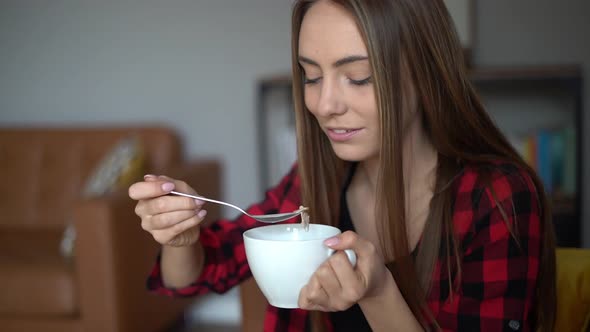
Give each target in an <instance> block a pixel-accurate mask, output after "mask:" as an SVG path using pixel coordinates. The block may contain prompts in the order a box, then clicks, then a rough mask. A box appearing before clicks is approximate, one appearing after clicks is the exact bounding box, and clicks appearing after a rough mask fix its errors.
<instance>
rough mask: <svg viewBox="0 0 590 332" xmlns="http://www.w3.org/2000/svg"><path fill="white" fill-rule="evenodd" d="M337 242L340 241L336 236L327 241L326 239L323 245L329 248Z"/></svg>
mask: <svg viewBox="0 0 590 332" xmlns="http://www.w3.org/2000/svg"><path fill="white" fill-rule="evenodd" d="M338 242H340V239H339V238H338V237H337V236H334V237H331V238H329V239H326V240H325V241H324V244H325V245H327V246H329V247H331V246H335V245H337V244H338Z"/></svg>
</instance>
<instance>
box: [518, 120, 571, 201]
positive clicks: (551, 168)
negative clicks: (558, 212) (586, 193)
mask: <svg viewBox="0 0 590 332" xmlns="http://www.w3.org/2000/svg"><path fill="white" fill-rule="evenodd" d="M511 141H512V144H513V145H514V146H515V148H516V149H517V150H518V151H519V153H520V154H521V155H522V157H523V159H524V160H525V161H526V162H527V163H528V164H529V165H530V166H531V167H532V168H533V169H534V170H535V171H536V172H537V174H538V175H539V177H540V178H541V181H542V182H543V185H544V186H545V191H546V192H547V194H549V195H551V196H552V197H562V198H563V197H574V196H575V195H576V190H577V189H576V183H577V182H576V181H577V179H576V167H577V166H576V164H577V160H576V148H577V147H576V132H575V129H574V128H573V127H571V126H566V127H561V128H550V129H547V128H542V129H538V130H536V131H534V132H531V133H528V134H526V135H523V136H519V137H511Z"/></svg>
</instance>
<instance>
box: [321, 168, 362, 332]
mask: <svg viewBox="0 0 590 332" xmlns="http://www.w3.org/2000/svg"><path fill="white" fill-rule="evenodd" d="M355 168H356V164H353V166H352V167H351V169H350V171H349V173H348V176H347V179H346V181H345V183H344V188H343V190H342V191H341V196H340V225H339V228H340V230H341V231H342V232H343V233H344V232H346V231H354V230H355V229H354V224H353V223H352V218H351V217H350V211H348V204H347V203H346V190H347V189H348V186H349V185H350V182H351V181H352V175H353V174H354V170H355ZM330 320H331V321H332V325H333V326H334V331H336V332H340V331H355V332H364V331H372V330H371V327H370V326H369V323H368V322H367V319H366V318H365V315H364V314H363V311H362V310H361V307H360V306H359V305H358V304H355V305H353V306H352V307H350V308H348V309H347V310H345V311H337V312H332V313H330Z"/></svg>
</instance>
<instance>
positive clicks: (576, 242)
mask: <svg viewBox="0 0 590 332" xmlns="http://www.w3.org/2000/svg"><path fill="white" fill-rule="evenodd" d="M469 74H470V77H471V79H472V82H473V83H474V85H475V87H476V88H477V89H478V91H479V92H480V94H481V95H482V99H484V103H485V99H486V98H485V96H486V94H489V93H491V94H494V95H496V96H502V95H503V94H510V95H513V96H514V95H516V96H518V95H519V94H521V95H523V96H525V98H526V96H531V95H535V94H536V95H543V96H544V97H545V98H552V96H556V98H562V99H563V98H565V99H567V100H568V102H567V107H562V108H561V109H560V110H559V111H560V112H563V116H564V117H567V118H568V119H570V122H571V123H572V126H573V130H574V132H575V134H574V139H575V151H574V154H575V171H574V172H575V179H576V181H575V188H574V190H573V193H571V194H567V195H565V194H560V193H556V194H551V199H552V203H553V221H554V225H555V230H556V235H557V242H558V245H559V246H562V247H580V246H581V242H582V239H581V220H582V210H581V202H582V200H581V198H582V197H583V196H582V195H583V194H585V193H584V188H583V186H582V185H580V183H581V179H582V170H583V158H582V151H583V149H582V142H583V137H582V133H583V131H582V113H583V109H584V105H583V88H584V87H583V85H584V79H583V75H582V70H581V67H579V66H577V65H558V66H529V67H520V66H519V67H481V68H477V67H476V68H472V69H471V70H470V73H469ZM271 96H273V97H272V98H274V99H275V103H276V102H277V98H278V99H281V100H280V102H281V103H282V107H273V106H272V105H271V102H269V99H272V98H271ZM291 105H292V96H291V79H290V75H287V74H284V75H275V76H269V77H264V78H261V79H260V80H259V81H258V84H257V106H256V110H257V125H258V138H257V139H258V147H259V165H260V167H259V169H260V174H259V176H260V182H261V188H263V189H266V188H268V187H269V186H271V185H273V184H275V183H276V180H277V178H276V176H274V178H273V176H271V174H272V173H273V169H276V167H274V168H273V165H272V163H273V162H274V161H275V159H277V158H276V155H274V154H273V157H272V158H271V147H270V143H269V142H272V141H273V139H274V137H272V135H273V134H272V133H271V131H272V124H269V117H272V116H276V115H273V113H275V112H283V113H285V112H286V113H292V112H290V111H291V110H292V109H291ZM486 106H487V105H486ZM516 112H518V110H517V111H516ZM490 113H493V110H490ZM281 116H282V118H281V120H280V121H282V122H283V124H284V123H285V122H292V121H293V119H292V114H291V115H289V114H286V115H285V114H283V115H281ZM523 121H526V120H523ZM291 124H292V123H291ZM500 127H501V129H502V126H500ZM503 130H504V129H503ZM505 133H506V131H505ZM507 134H509V133H507ZM288 158H294V156H293V155H292V154H291V155H289V156H288V157H287V159H288ZM284 164H285V165H287V164H288V163H284ZM284 168H285V166H283V169H284ZM283 171H286V170H283ZM274 173H277V172H276V171H274Z"/></svg>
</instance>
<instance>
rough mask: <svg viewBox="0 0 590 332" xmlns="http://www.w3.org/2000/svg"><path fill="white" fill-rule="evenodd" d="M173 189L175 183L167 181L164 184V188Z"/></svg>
mask: <svg viewBox="0 0 590 332" xmlns="http://www.w3.org/2000/svg"><path fill="white" fill-rule="evenodd" d="M172 189H174V183H172V182H166V183H164V184H163V185H162V190H164V191H171V190H172Z"/></svg>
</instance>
